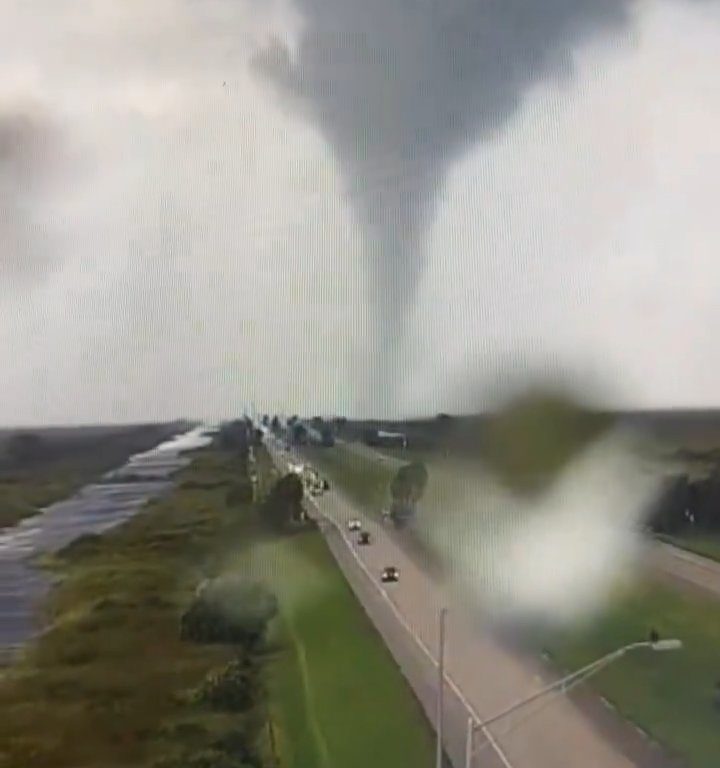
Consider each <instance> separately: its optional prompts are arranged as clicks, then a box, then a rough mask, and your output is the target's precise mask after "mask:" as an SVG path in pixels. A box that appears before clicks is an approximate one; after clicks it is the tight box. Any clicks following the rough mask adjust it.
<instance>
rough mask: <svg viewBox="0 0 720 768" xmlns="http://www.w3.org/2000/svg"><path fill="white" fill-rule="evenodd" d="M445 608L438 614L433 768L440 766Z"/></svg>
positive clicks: (443, 699) (440, 767)
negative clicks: (435, 739)
mask: <svg viewBox="0 0 720 768" xmlns="http://www.w3.org/2000/svg"><path fill="white" fill-rule="evenodd" d="M446 616H447V608H441V609H440V613H439V615H438V690H437V700H436V711H435V733H436V734H437V743H436V745H435V768H442V757H443V744H442V741H443V718H444V709H445V617H446Z"/></svg>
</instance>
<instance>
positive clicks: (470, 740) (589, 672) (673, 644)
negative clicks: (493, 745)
mask: <svg viewBox="0 0 720 768" xmlns="http://www.w3.org/2000/svg"><path fill="white" fill-rule="evenodd" d="M640 648H650V649H651V650H653V651H676V650H679V649H680V648H682V641H680V640H676V639H669V640H659V639H657V640H643V641H640V642H636V643H629V644H628V645H624V646H623V647H622V648H618V649H617V650H616V651H612V652H611V653H608V654H606V655H605V656H602V657H601V658H599V659H597V660H596V661H593V662H591V663H590V664H587V665H585V666H584V667H581V668H580V669H578V670H576V671H575V672H571V673H570V674H569V675H566V676H565V677H562V678H560V680H556V681H555V682H554V683H550V685H546V686H545V687H544V688H541V689H540V690H539V691H537V692H536V693H533V694H532V695H530V696H527V697H525V698H524V699H520V700H519V701H516V702H515V703H514V704H511V705H510V706H509V707H506V708H505V709H503V710H502V711H501V712H498V713H497V714H495V715H493V716H492V717H489V718H485V719H484V720H481V721H480V722H475V721H474V719H473V718H472V717H470V718H468V723H467V737H466V742H465V768H471V763H472V758H473V755H474V753H475V749H474V735H475V731H477V730H478V729H481V728H482V729H483V730H484V729H486V728H487V727H488V725H491V724H492V723H495V722H497V721H498V720H501V719H502V718H503V717H507V716H508V715H510V714H512V713H513V712H515V711H516V710H518V709H520V708H521V707H524V706H526V705H527V704H531V703H532V702H533V701H536V700H537V699H539V698H541V697H542V696H545V695H547V694H549V693H553V692H555V691H560V692H565V691H566V690H569V689H570V688H572V687H574V686H575V685H578V684H579V683H581V682H583V681H584V680H587V679H588V678H589V677H592V676H593V675H595V674H597V673H598V672H600V670H602V669H604V668H605V667H607V666H608V665H609V664H612V663H613V662H614V661H617V660H618V659H620V658H622V657H623V656H624V655H625V654H626V653H628V652H630V651H635V650H638V649H640Z"/></svg>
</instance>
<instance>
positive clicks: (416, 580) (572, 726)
mask: <svg viewBox="0 0 720 768" xmlns="http://www.w3.org/2000/svg"><path fill="white" fill-rule="evenodd" d="M276 458H277V460H278V461H283V460H284V459H283V458H282V457H279V456H278V457H276ZM316 503H317V509H318V511H319V513H320V516H321V517H322V518H325V519H326V520H327V521H328V522H325V523H324V524H323V526H322V527H323V530H324V532H325V535H326V537H327V540H328V543H329V545H330V547H331V549H332V551H333V553H334V554H335V556H336V558H337V560H338V562H339V564H340V566H341V568H342V569H343V571H344V573H345V574H346V576H347V578H348V581H349V582H350V584H351V586H352V587H353V589H354V590H355V592H356V594H357V595H358V598H359V599H360V601H361V602H362V604H363V606H364V607H365V609H366V611H367V613H368V615H369V616H370V618H371V619H372V620H373V622H374V623H375V625H376V627H377V628H378V630H379V632H380V633H381V634H382V636H383V638H384V639H385V642H386V643H387V645H388V647H389V649H390V651H391V652H392V653H393V655H394V657H395V659H396V660H397V662H398V664H399V666H400V667H401V669H402V670H403V672H404V673H405V675H406V677H407V679H408V680H409V682H410V684H411V685H412V687H413V689H414V691H415V693H416V695H417V697H418V699H419V700H420V702H421V704H422V706H423V707H424V709H425V711H426V712H427V714H428V716H429V717H430V718H431V720H434V711H435V700H436V699H435V697H436V691H437V688H438V686H437V667H436V658H437V651H438V630H437V617H438V613H439V610H440V608H441V607H447V608H448V609H449V613H448V617H447V632H446V637H447V644H446V674H447V676H446V681H447V683H446V702H447V707H446V713H447V718H446V722H445V739H444V744H445V749H446V752H447V754H448V756H449V758H450V759H451V761H452V764H453V765H455V766H463V765H464V761H463V756H464V753H465V726H466V723H467V719H468V715H470V716H471V717H473V718H474V719H475V720H476V721H477V722H481V721H482V720H483V719H486V718H489V717H492V716H493V715H494V714H495V713H497V712H499V711H502V710H503V709H505V707H507V706H508V705H510V704H513V703H514V702H516V701H518V700H520V699H524V698H525V697H528V696H531V695H532V694H533V693H535V692H537V691H538V690H540V689H541V688H542V687H544V686H545V685H546V684H547V683H548V682H550V680H551V679H550V678H549V677H548V674H547V670H546V669H545V668H544V667H543V666H542V663H541V662H540V661H539V660H536V659H533V658H527V657H519V656H518V654H517V653H516V652H513V651H510V650H508V649H506V648H505V647H503V646H502V645H501V643H500V641H499V640H498V639H497V638H495V637H494V636H492V635H491V634H490V633H488V632H485V631H483V630H482V628H480V627H478V626H477V625H472V624H471V623H470V622H469V621H468V620H466V616H468V615H470V613H471V612H470V611H468V610H467V606H463V605H461V604H458V603H457V602H456V598H455V597H453V595H452V594H451V593H450V591H449V590H447V589H445V588H444V587H443V586H442V585H439V584H437V583H435V582H434V581H433V579H432V578H431V577H430V576H429V575H428V574H427V573H426V572H425V569H423V568H422V567H421V565H420V564H418V563H417V562H415V561H414V560H413V559H412V558H411V557H409V556H408V555H407V554H406V553H405V552H404V551H403V549H402V548H401V547H400V546H399V545H398V543H397V542H396V541H395V539H394V538H393V536H392V535H391V532H390V531H389V530H388V529H387V528H385V526H384V525H383V524H382V523H379V522H377V521H375V520H373V519H370V518H368V517H367V516H366V515H365V514H364V513H363V512H362V511H361V510H359V509H357V508H356V507H355V506H353V505H352V503H351V502H349V500H348V499H347V498H345V497H344V496H343V495H342V494H341V493H340V492H339V491H338V490H337V489H331V490H330V491H329V492H327V493H325V494H323V496H322V497H320V498H319V499H318V500H317V501H316ZM351 519H359V520H361V521H362V524H363V528H364V530H367V531H369V532H370V534H371V536H372V544H371V545H370V546H367V547H363V546H359V545H357V543H356V538H355V536H354V535H352V534H350V533H349V532H348V529H347V524H348V522H349V521H350V520H351ZM388 565H394V566H396V567H397V568H398V569H399V571H400V581H399V583H397V584H389V585H382V584H381V583H380V574H381V572H382V570H383V568H384V567H386V566H388ZM620 663H622V662H620ZM595 703H596V704H597V702H595ZM596 710H597V706H596ZM592 711H593V707H592V706H590V707H583V706H581V705H579V704H577V703H576V702H575V701H574V700H572V699H570V698H568V697H566V696H551V697H544V698H543V699H540V700H539V701H538V702H536V703H534V704H532V705H530V706H528V707H526V708H524V709H521V710H520V711H518V712H517V713H515V714H513V715H512V716H510V717H508V718H505V719H504V720H502V721H500V722H498V723H496V724H494V725H492V726H490V728H489V729H482V728H479V729H478V731H477V733H476V738H475V744H476V749H478V750H479V752H478V753H477V756H476V758H475V760H474V762H473V763H472V765H473V767H474V768H481V767H482V768H497V767H498V766H500V767H502V768H577V767H578V766H582V768H630V767H631V766H636V767H638V766H643V768H661V767H662V766H664V765H670V762H669V761H666V759H665V756H664V755H662V754H661V753H660V752H659V751H658V750H657V749H656V748H655V747H654V746H653V745H652V744H651V743H650V742H649V741H647V740H645V739H644V738H643V737H642V736H640V735H638V733H637V732H636V731H635V730H634V729H633V728H631V727H630V726H629V725H628V724H627V723H625V722H624V721H622V720H621V719H620V718H619V717H617V716H616V715H614V714H613V713H612V712H609V711H607V712H605V713H604V714H602V713H600V714H597V715H596V716H593V714H592Z"/></svg>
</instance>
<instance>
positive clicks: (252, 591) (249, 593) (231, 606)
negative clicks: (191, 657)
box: [180, 577, 278, 649]
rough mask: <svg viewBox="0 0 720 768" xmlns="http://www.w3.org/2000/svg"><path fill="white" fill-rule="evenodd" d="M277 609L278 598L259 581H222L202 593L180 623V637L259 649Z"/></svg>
mask: <svg viewBox="0 0 720 768" xmlns="http://www.w3.org/2000/svg"><path fill="white" fill-rule="evenodd" d="M277 610H278V605H277V598H276V597H275V595H274V594H273V593H272V592H270V590H269V589H268V588H267V587H266V586H265V585H264V584H261V583H259V582H255V581H246V580H245V579H238V578H230V577H225V578H220V579H215V580H214V581H211V582H210V583H209V584H207V585H206V586H205V588H204V589H202V590H201V592H200V594H199V595H198V596H197V598H196V599H195V600H194V602H193V603H192V605H191V606H190V607H189V608H188V610H187V611H186V612H185V613H184V614H183V616H182V618H181V620H180V636H181V637H182V639H184V640H193V641H195V642H198V643H237V644H240V645H242V646H244V647H245V648H248V649H253V648H256V647H257V646H258V645H259V644H260V642H261V641H262V640H263V639H264V637H265V631H266V629H267V625H268V623H269V622H270V620H271V619H272V618H273V617H274V616H275V615H276V613H277Z"/></svg>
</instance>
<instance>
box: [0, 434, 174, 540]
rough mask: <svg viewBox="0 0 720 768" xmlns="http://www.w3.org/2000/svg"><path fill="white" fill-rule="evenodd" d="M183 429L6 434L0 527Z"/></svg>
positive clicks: (1, 452) (0, 444) (0, 465)
mask: <svg viewBox="0 0 720 768" xmlns="http://www.w3.org/2000/svg"><path fill="white" fill-rule="evenodd" d="M181 430H182V424H179V423H178V424H144V425H129V426H119V427H54V428H50V429H38V430H35V429H33V430H1V431H0V528H3V527H5V526H8V525H13V524H14V523H16V522H18V521H19V520H21V519H22V518H24V517H28V516H30V515H34V514H36V513H37V512H38V511H39V509H41V508H42V507H45V506H47V505H49V504H52V503H53V502H55V501H59V500H61V499H65V498H67V497H68V496H70V495H71V494H72V493H74V492H75V491H76V490H77V489H78V488H80V487H81V486H82V485H84V484H86V483H88V482H91V481H92V480H95V479H97V478H98V477H99V476H100V475H101V474H103V473H104V472H107V471H108V470H110V469H114V468H115V467H117V466H119V465H120V464H122V463H124V462H125V461H126V460H127V458H128V457H129V456H131V455H132V454H134V453H139V452H141V451H145V450H148V449H149V448H152V447H153V446H154V445H157V444H158V443H160V442H162V441H163V440H164V439H166V438H168V437H170V436H171V435H173V434H175V433H177V432H179V431H181ZM28 436H29V440H27V439H26V442H25V443H23V442H22V437H25V438H28Z"/></svg>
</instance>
